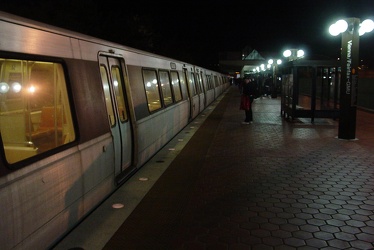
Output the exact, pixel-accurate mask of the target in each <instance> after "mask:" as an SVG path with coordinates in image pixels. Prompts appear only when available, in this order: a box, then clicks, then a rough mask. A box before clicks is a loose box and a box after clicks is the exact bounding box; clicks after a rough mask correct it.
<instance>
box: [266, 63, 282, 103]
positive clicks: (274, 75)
mask: <svg viewBox="0 0 374 250" xmlns="http://www.w3.org/2000/svg"><path fill="white" fill-rule="evenodd" d="M268 63H269V65H271V66H272V67H273V84H272V85H273V86H272V88H271V97H272V98H276V97H277V70H278V65H280V64H282V60H281V59H277V60H276V62H274V60H273V59H270V60H269V61H268Z"/></svg>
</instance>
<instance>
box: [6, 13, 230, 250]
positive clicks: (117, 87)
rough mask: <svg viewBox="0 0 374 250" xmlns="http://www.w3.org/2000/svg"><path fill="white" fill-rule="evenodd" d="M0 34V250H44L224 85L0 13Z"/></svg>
mask: <svg viewBox="0 0 374 250" xmlns="http://www.w3.org/2000/svg"><path fill="white" fill-rule="evenodd" d="M0 34H1V37H0V98H1V100H0V102H1V103H0V105H1V106H0V131H1V140H0V144H1V145H0V204H1V212H0V214H1V220H0V232H1V234H0V245H1V248H2V249H48V248H50V247H52V246H53V245H54V244H55V243H56V242H58V241H59V240H60V239H61V238H62V237H63V236H64V235H65V234H67V233H68V232H69V231H70V230H71V229H72V228H73V227H74V226H75V225H77V224H78V223H79V222H80V221H81V220H83V219H84V217H85V216H87V215H88V214H89V213H90V212H91V211H92V210H93V209H95V208H96V207H97V206H98V205H99V204H100V203H101V202H102V201H103V200H104V199H106V198H107V197H108V196H109V195H110V194H111V193H113V192H114V191H115V190H116V189H117V188H118V186H119V185H121V183H123V182H124V181H126V180H127V179H128V178H129V176H131V174H133V173H134V172H135V171H137V170H138V169H139V168H141V167H142V166H143V165H144V164H145V163H146V162H147V161H148V160H149V159H150V158H151V157H152V156H154V155H155V153H157V151H159V150H160V149H161V148H162V147H163V146H164V145H165V144H166V143H167V142H169V141H170V140H171V139H172V138H173V137H174V136H175V135H177V134H178V133H179V132H180V131H181V130H182V129H183V128H184V127H185V126H187V125H188V123H189V122H191V120H192V119H194V118H195V117H196V116H197V115H198V114H199V112H201V111H202V110H203V109H204V108H205V107H207V105H209V104H210V103H211V102H212V101H213V100H214V99H215V98H217V96H218V95H219V94H221V93H222V91H223V89H225V88H226V87H228V86H229V84H228V80H227V78H226V77H225V76H224V75H222V74H220V73H218V72H212V71H208V70H205V69H203V68H199V67H196V66H195V65H190V64H188V63H185V62H181V61H178V60H174V59H171V58H167V57H163V56H160V55H156V54H152V53H148V52H145V51H141V50H137V49H133V48H129V47H126V46H123V45H119V44H116V43H112V42H108V41H104V40H102V39H97V38H93V37H90V36H86V35H83V34H79V33H76V32H71V31H67V30H64V29H60V28H57V27H53V26H50V25H47V24H43V23H39V22H35V21H32V20H28V19H24V18H21V17H17V16H14V15H10V14H7V13H4V12H0ZM197 69H198V70H197ZM197 75H200V77H201V78H203V79H205V80H201V79H200V78H197V77H196V76H197ZM207 76H209V77H208V78H209V80H207ZM214 79H217V82H214ZM225 81H227V82H225ZM203 84H205V85H203ZM213 92H214V95H212V93H213ZM207 96H208V97H207ZM213 96H214V97H213Z"/></svg>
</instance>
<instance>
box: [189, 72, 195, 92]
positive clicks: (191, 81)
mask: <svg viewBox="0 0 374 250" xmlns="http://www.w3.org/2000/svg"><path fill="white" fill-rule="evenodd" d="M189 85H190V91H191V94H192V96H195V95H197V91H196V85H195V74H194V73H193V72H191V77H190V82H189Z"/></svg>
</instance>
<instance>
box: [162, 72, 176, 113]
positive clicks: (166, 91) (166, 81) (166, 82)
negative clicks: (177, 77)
mask: <svg viewBox="0 0 374 250" xmlns="http://www.w3.org/2000/svg"><path fill="white" fill-rule="evenodd" d="M159 76H160V84H161V91H162V97H163V99H164V105H165V106H168V105H170V104H172V103H173V97H172V95H171V87H170V77H169V72H168V71H164V70H160V71H159Z"/></svg>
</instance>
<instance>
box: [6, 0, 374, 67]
mask: <svg viewBox="0 0 374 250" xmlns="http://www.w3.org/2000/svg"><path fill="white" fill-rule="evenodd" d="M121 2H123V4H122V5H121V4H120V3H121ZM127 2H130V1H114V0H106V1H99V0H87V1H79V0H73V1H72V0H66V1H63V0H61V1H54V0H48V1H47V0H28V1H24V0H11V1H10V0H9V1H3V2H2V3H1V5H0V10H2V11H5V12H9V13H13V14H16V15H20V16H23V17H27V18H30V19H34V20H37V21H41V22H45V23H48V24H52V25H55V26H59V27H62V28H66V29H70V30H74V31H78V32H80V33H84V34H88V35H91V36H95V37H99V38H103V39H105V40H109V41H113V42H117V43H120V44H124V45H127V46H130V47H134V48H138V49H142V50H146V51H150V52H154V53H157V54H160V55H164V56H169V57H172V58H175V59H180V60H183V61H187V62H190V63H194V64H197V65H200V66H204V67H208V68H214V65H216V64H217V63H218V55H219V53H220V52H225V51H241V50H242V49H243V48H244V47H245V46H247V45H248V46H250V47H252V48H253V49H256V50H258V51H259V52H260V54H264V55H272V56H274V57H277V56H281V53H282V52H283V50H284V49H286V48H301V49H304V50H305V51H306V56H307V57H308V55H309V56H314V57H315V56H321V57H326V58H337V57H339V55H340V43H341V39H340V37H339V36H338V37H332V36H331V35H330V34H329V33H328V28H329V26H330V24H332V23H334V22H335V21H337V20H338V19H339V18H345V17H357V18H360V19H361V21H363V20H364V19H367V18H371V19H373V20H374V0H350V1H347V0H295V1H294V0H284V1H271V0H268V1H261V0H259V1H246V2H248V3H244V4H243V3H240V2H239V1H236V0H235V1H234V0H232V1H230V0H227V1H218V0H217V1H178V2H177V3H178V4H176V3H175V1H161V0H159V1H153V2H152V3H151V4H149V3H147V2H143V1H136V2H135V3H134V2H131V4H129V3H127ZM373 46H374V32H371V33H369V34H366V35H365V36H362V37H360V59H362V60H364V62H368V63H370V64H371V65H372V64H373V62H374V49H373Z"/></svg>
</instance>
